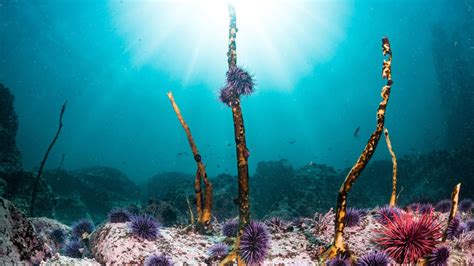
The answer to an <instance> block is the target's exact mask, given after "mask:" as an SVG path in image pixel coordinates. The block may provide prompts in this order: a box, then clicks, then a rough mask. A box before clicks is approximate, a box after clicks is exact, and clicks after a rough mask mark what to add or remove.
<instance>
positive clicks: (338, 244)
mask: <svg viewBox="0 0 474 266" xmlns="http://www.w3.org/2000/svg"><path fill="white" fill-rule="evenodd" d="M382 52H383V55H384V56H385V55H387V54H388V56H389V57H388V59H387V60H384V61H383V67H382V78H384V79H387V84H386V85H385V86H384V87H383V88H382V93H381V96H382V101H381V102H380V104H379V107H378V110H377V127H376V129H375V131H374V132H373V133H372V135H371V136H370V138H369V141H368V142H367V145H366V146H365V148H364V150H363V151H362V154H361V155H360V156H359V158H358V159H357V162H356V163H355V165H354V166H353V167H352V169H351V170H350V171H349V173H348V174H347V176H346V178H345V180H344V182H343V184H342V186H341V188H340V189H339V193H338V196H337V206H336V217H335V221H334V227H335V228H334V229H335V230H334V242H333V244H332V246H331V247H330V248H329V249H327V250H326V252H325V254H323V256H322V258H321V259H322V260H321V261H322V262H324V261H326V260H327V258H334V257H336V255H338V254H340V253H343V252H345V251H346V247H345V246H344V239H343V235H344V227H345V225H344V217H345V216H346V207H347V195H348V194H349V191H350V190H351V188H352V185H353V184H354V182H355V181H356V180H357V178H358V177H359V175H360V174H361V173H362V171H363V170H364V168H365V166H366V165H367V164H368V163H369V161H370V159H371V158H372V155H373V154H374V152H375V149H376V148H377V144H378V142H379V140H380V136H381V135H382V131H383V128H384V123H385V111H386V108H387V104H388V100H389V97H390V91H391V87H392V84H393V81H392V74H391V65H392V50H391V48H390V42H389V40H388V38H387V37H384V38H382Z"/></svg>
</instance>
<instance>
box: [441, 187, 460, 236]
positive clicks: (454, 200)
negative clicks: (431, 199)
mask: <svg viewBox="0 0 474 266" xmlns="http://www.w3.org/2000/svg"><path fill="white" fill-rule="evenodd" d="M460 190H461V183H459V184H457V185H456V186H455V187H454V190H453V192H452V193H451V211H450V212H449V217H448V224H447V225H446V229H445V230H444V233H443V238H442V240H441V241H443V242H445V241H446V238H447V236H448V227H449V224H450V223H451V221H452V220H453V219H454V217H456V213H457V212H458V203H459V191H460Z"/></svg>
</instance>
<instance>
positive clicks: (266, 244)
mask: <svg viewBox="0 0 474 266" xmlns="http://www.w3.org/2000/svg"><path fill="white" fill-rule="evenodd" d="M269 248H270V234H269V232H268V229H267V227H266V226H265V224H263V223H260V222H256V221H251V222H250V223H249V224H248V225H247V226H246V227H245V229H244V232H243V234H242V237H241V238H240V246H239V254H240V256H241V258H242V259H243V260H244V262H245V263H246V264H251V265H252V264H260V263H262V262H263V261H264V260H265V256H266V255H267V253H268V249H269Z"/></svg>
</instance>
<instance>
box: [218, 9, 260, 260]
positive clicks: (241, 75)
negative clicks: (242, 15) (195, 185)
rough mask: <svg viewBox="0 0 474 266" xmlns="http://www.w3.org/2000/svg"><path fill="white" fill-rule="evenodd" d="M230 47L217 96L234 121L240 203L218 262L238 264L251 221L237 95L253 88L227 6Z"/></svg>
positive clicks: (251, 90)
mask: <svg viewBox="0 0 474 266" xmlns="http://www.w3.org/2000/svg"><path fill="white" fill-rule="evenodd" d="M229 17H230V24H229V50H228V52H227V62H228V66H229V70H228V71H227V74H226V80H227V84H226V86H225V87H224V88H223V89H221V91H220V97H219V98H220V100H221V101H222V102H223V103H225V104H226V105H228V106H229V107H230V108H231V110H232V118H233V121H234V135H235V144H236V153H237V172H238V194H239V195H238V199H237V202H238V205H239V230H238V234H237V239H236V242H235V245H234V249H233V251H232V252H231V253H230V254H229V255H228V256H227V257H226V258H225V259H224V260H223V261H222V262H221V264H226V263H228V262H232V261H234V260H235V259H237V262H238V264H239V265H240V264H242V263H243V262H242V258H241V257H240V256H239V255H238V254H237V251H238V250H239V243H240V239H241V236H242V234H243V232H244V229H245V227H246V226H247V225H248V224H249V223H250V201H249V170H248V157H249V154H250V153H249V150H248V149H247V143H246V139H245V127H244V119H243V115H242V109H241V106H240V96H241V95H249V94H251V93H252V92H253V87H254V84H253V80H252V76H251V75H250V74H249V73H248V72H247V71H245V70H243V69H242V68H239V67H237V46H236V36H237V24H236V17H235V9H234V7H233V6H232V5H230V6H229Z"/></svg>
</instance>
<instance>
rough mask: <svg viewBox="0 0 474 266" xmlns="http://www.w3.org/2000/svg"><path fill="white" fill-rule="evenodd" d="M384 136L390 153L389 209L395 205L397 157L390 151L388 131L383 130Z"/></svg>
mask: <svg viewBox="0 0 474 266" xmlns="http://www.w3.org/2000/svg"><path fill="white" fill-rule="evenodd" d="M383 133H384V135H385V142H387V148H388V152H390V155H391V156H392V167H393V170H392V173H393V174H392V195H391V196H390V203H389V206H390V207H394V206H395V204H397V157H396V156H395V153H394V152H393V149H392V142H391V141H390V136H389V134H388V129H387V128H385V130H384V131H383Z"/></svg>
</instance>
